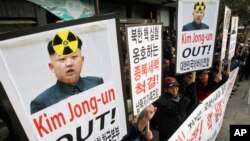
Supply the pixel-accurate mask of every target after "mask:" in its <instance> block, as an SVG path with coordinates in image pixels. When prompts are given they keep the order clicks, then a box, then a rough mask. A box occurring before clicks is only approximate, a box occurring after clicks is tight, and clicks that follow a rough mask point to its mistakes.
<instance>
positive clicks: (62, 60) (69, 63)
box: [49, 49, 84, 85]
mask: <svg viewBox="0 0 250 141" xmlns="http://www.w3.org/2000/svg"><path fill="white" fill-rule="evenodd" d="M50 60H51V62H50V63H49V68H50V70H51V71H52V72H53V73H55V75H56V77H57V79H58V80H59V81H61V82H64V83H67V84H72V85H74V84H76V83H77V81H78V79H79V77H80V73H81V70H82V65H83V61H84V57H83V56H82V53H81V50H80V49H77V50H76V51H75V52H74V53H72V54H70V55H67V56H65V55H58V54H57V53H54V54H53V55H51V56H50Z"/></svg>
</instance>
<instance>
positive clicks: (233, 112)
mask: <svg viewBox="0 0 250 141" xmlns="http://www.w3.org/2000/svg"><path fill="white" fill-rule="evenodd" d="M238 84H239V86H238V87H237V91H236V92H233V93H234V95H231V98H229V101H228V104H227V107H226V111H225V116H224V119H223V125H222V127H221V130H220V132H219V134H218V136H217V138H216V141H229V140H230V130H229V129H230V125H233V124H244V125H250V105H248V104H247V103H248V96H249V94H248V90H249V89H250V80H243V81H241V82H239V83H238Z"/></svg>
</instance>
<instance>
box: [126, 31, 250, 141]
mask: <svg viewBox="0 0 250 141" xmlns="http://www.w3.org/2000/svg"><path fill="white" fill-rule="evenodd" d="M175 33H176V32H175V31H174V30H170V29H168V28H163V34H162V35H163V39H162V51H163V52H162V54H163V56H162V94H161V97H160V98H159V99H158V100H157V101H155V102H154V103H153V104H152V105H151V106H153V107H154V108H156V109H157V110H155V111H154V112H153V114H151V115H152V117H150V118H147V119H148V120H147V121H150V127H151V130H150V131H154V132H150V133H153V134H150V138H149V137H148V134H145V133H144V131H145V129H144V130H141V129H140V130H138V125H139V124H137V128H135V127H136V126H135V125H136V124H134V123H133V124H131V127H133V128H134V129H137V130H136V131H139V132H136V133H138V134H137V135H139V136H140V139H139V140H138V141H145V140H147V141H148V140H155V141H156V140H160V141H166V140H168V139H169V138H170V137H171V136H172V134H173V133H174V132H175V131H176V130H177V129H178V128H179V127H180V126H181V124H182V123H183V122H184V121H185V120H186V118H187V117H188V116H189V115H190V114H191V113H192V112H193V111H194V110H195V108H196V107H197V106H198V105H199V104H200V102H201V101H203V100H204V99H206V98H207V97H208V96H209V95H210V94H212V93H213V92H214V91H215V90H216V89H218V88H219V87H220V86H221V85H223V84H224V83H225V82H226V81H227V80H228V78H229V74H230V71H232V70H233V69H235V68H236V67H239V68H240V69H239V73H238V79H237V80H238V81H237V82H236V83H235V88H234V89H233V92H234V91H236V90H237V89H236V87H237V86H238V85H239V82H240V81H243V80H248V79H249V67H248V66H249V65H250V64H249V63H250V54H249V51H250V47H249V46H248V45H246V47H245V48H243V45H242V44H239V43H237V44H236V50H235V55H234V57H233V58H232V59H231V60H228V59H227V56H228V51H227V52H226V57H225V59H224V60H222V61H221V60H220V51H221V41H222V38H221V37H222V36H219V34H218V37H217V38H216V42H215V52H214V59H213V66H212V68H210V69H205V70H199V71H196V72H189V73H186V74H181V75H176V74H175V63H176V52H175V51H176V35H175ZM123 44H125V43H123ZM123 47H126V46H123ZM124 56H126V55H124ZM229 61H230V63H229ZM127 75H129V68H128V56H127V57H125V77H126V76H127ZM126 78H127V79H126V80H128V79H129V76H127V77H126ZM129 82H130V81H129ZM126 84H127V87H126V88H127V90H129V88H130V86H129V85H130V83H126ZM129 95H130V94H129ZM232 95H233V93H232ZM127 97H128V98H131V97H130V96H127ZM144 128H145V126H144ZM132 131H133V130H132ZM134 133H135V132H133V133H132V132H130V133H129V134H128V135H129V136H128V137H130V135H132V137H133V136H134V135H135V134H134ZM142 133H144V134H142ZM141 136H144V137H143V138H141ZM152 136H153V137H152Z"/></svg>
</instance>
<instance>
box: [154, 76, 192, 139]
mask: <svg viewBox="0 0 250 141" xmlns="http://www.w3.org/2000/svg"><path fill="white" fill-rule="evenodd" d="M189 104H190V100H189V98H187V97H186V96H185V95H182V94H180V93H179V83H178V82H177V81H176V79H175V78H174V77H166V78H164V80H163V93H162V95H161V97H160V98H159V99H158V100H157V101H156V102H155V103H154V105H155V106H156V107H157V111H156V114H155V116H154V117H153V119H152V120H151V127H152V128H153V129H156V130H158V131H159V138H160V141H167V140H168V139H169V138H170V137H171V136H172V134H173V133H174V132H175V131H176V130H177V129H178V128H179V126H180V125H181V124H182V123H183V122H184V121H185V119H186V118H187V111H188V106H189Z"/></svg>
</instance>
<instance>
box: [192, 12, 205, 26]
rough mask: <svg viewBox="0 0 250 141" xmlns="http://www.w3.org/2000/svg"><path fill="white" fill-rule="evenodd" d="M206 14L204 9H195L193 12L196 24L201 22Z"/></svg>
mask: <svg viewBox="0 0 250 141" xmlns="http://www.w3.org/2000/svg"><path fill="white" fill-rule="evenodd" d="M204 15H205V13H204V11H198V10H195V11H194V12H193V18H194V22H195V23H196V24H200V23H201V22H202V19H203V17H204Z"/></svg>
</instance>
